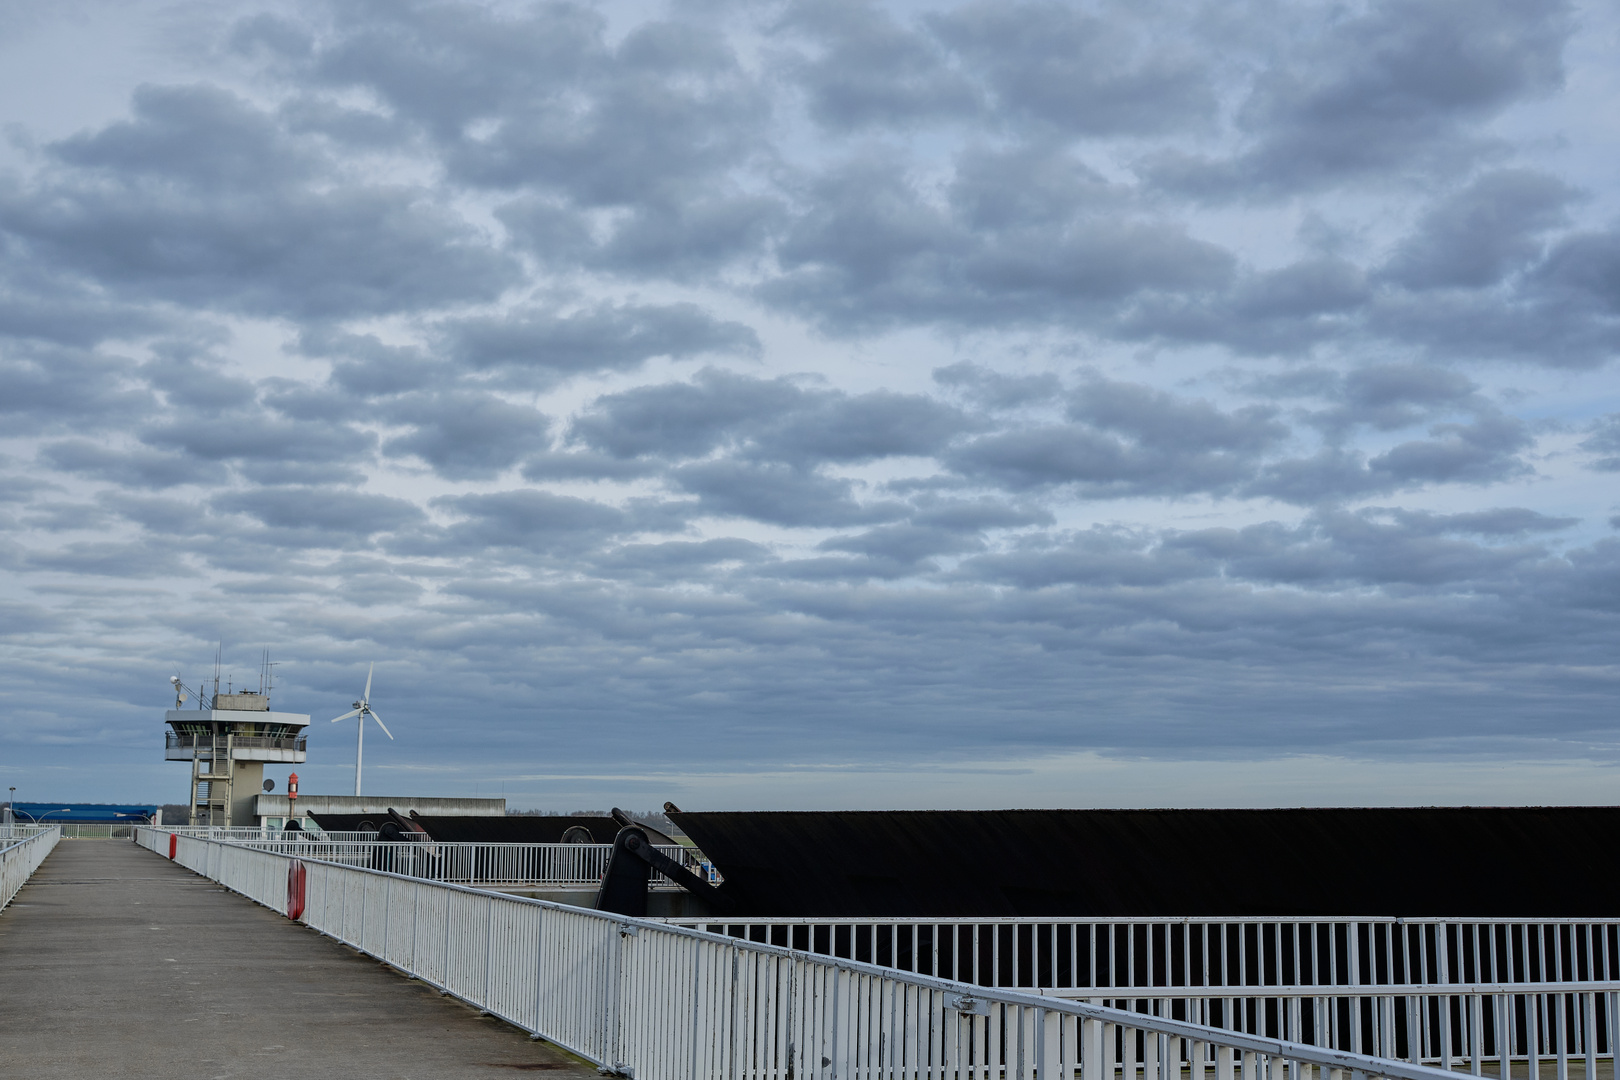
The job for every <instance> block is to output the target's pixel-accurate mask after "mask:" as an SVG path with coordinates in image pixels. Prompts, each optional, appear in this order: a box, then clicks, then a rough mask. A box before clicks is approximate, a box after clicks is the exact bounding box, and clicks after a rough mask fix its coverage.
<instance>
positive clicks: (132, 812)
mask: <svg viewBox="0 0 1620 1080" xmlns="http://www.w3.org/2000/svg"><path fill="white" fill-rule="evenodd" d="M13 809H14V810H15V811H16V815H17V817H16V820H17V823H18V824H19V825H32V824H39V825H65V824H80V825H82V824H96V825H102V824H106V825H146V824H152V825H161V824H163V813H162V809H161V808H160V807H158V806H157V805H155V804H152V803H129V804H126V803H69V802H47V803H37V802H36V803H28V802H20V803H18V804H17V805H16V806H15V807H14V808H13Z"/></svg>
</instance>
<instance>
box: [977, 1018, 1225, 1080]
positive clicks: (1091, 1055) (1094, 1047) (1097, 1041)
mask: <svg viewBox="0 0 1620 1080" xmlns="http://www.w3.org/2000/svg"><path fill="white" fill-rule="evenodd" d="M1103 1027H1104V1024H1103V1022H1102V1021H1101V1020H1094V1019H1092V1018H1091V1017H1089V1016H1087V1017H1082V1018H1081V1020H1080V1078H1081V1080H1113V1077H1112V1076H1104V1075H1103ZM991 1064H992V1063H990V1062H988V1061H987V1062H986V1063H985V1069H986V1076H989V1075H993V1071H992V1069H991ZM1197 1080H1203V1078H1202V1077H1199V1078H1197Z"/></svg>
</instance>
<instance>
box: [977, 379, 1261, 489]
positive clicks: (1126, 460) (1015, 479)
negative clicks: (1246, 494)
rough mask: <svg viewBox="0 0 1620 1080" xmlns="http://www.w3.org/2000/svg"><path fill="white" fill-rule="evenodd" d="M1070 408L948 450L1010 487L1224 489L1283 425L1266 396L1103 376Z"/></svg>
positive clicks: (1248, 470) (1247, 471)
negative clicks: (1156, 386)
mask: <svg viewBox="0 0 1620 1080" xmlns="http://www.w3.org/2000/svg"><path fill="white" fill-rule="evenodd" d="M1068 415H1069V421H1070V422H1069V423H1064V424H1045V425H1040V426H1029V427H1021V428H1017V429H1013V430H1009V431H1005V432H1000V433H997V434H993V435H986V436H983V437H981V438H978V439H975V440H973V441H971V442H969V443H966V444H964V445H963V446H962V447H960V448H959V449H957V450H955V451H953V452H952V453H951V454H950V455H949V456H948V458H947V460H948V462H949V463H950V465H951V467H952V468H954V469H955V470H956V471H958V472H960V473H962V474H963V475H966V476H969V477H973V478H975V479H980V480H985V481H991V482H994V483H998V484H1001V485H1004V486H1006V487H1008V488H1009V489H1011V490H1026V489H1030V488H1036V487H1041V486H1051V485H1073V486H1074V489H1075V490H1076V492H1077V493H1078V494H1081V495H1083V496H1085V497H1090V498H1115V497H1120V496H1127V495H1144V494H1148V495H1181V494H1191V493H1194V492H1211V493H1220V492H1224V491H1228V490H1230V489H1231V488H1232V487H1233V486H1235V485H1237V484H1238V483H1240V482H1241V481H1243V480H1245V479H1247V478H1249V477H1250V476H1252V475H1253V474H1254V471H1255V469H1256V468H1257V466H1258V463H1259V460H1260V457H1261V455H1262V454H1263V453H1264V452H1265V451H1266V450H1268V449H1270V448H1271V447H1272V446H1273V445H1275V444H1276V443H1278V442H1279V441H1280V440H1282V439H1283V438H1285V437H1286V436H1287V434H1288V429H1287V427H1286V426H1285V425H1283V424H1282V423H1280V422H1279V421H1278V420H1277V419H1276V415H1275V410H1273V409H1270V408H1268V407H1265V406H1244V407H1242V408H1240V409H1237V410H1234V411H1230V412H1223V411H1222V410H1220V409H1218V408H1216V407H1215V406H1214V405H1212V404H1210V403H1209V402H1207V401H1193V400H1187V399H1178V398H1175V397H1173V396H1171V395H1169V394H1165V393H1163V392H1161V391H1155V390H1151V389H1149V388H1147V387H1144V386H1140V385H1133V384H1128V383H1120V382H1114V381H1111V380H1107V379H1101V378H1093V379H1091V380H1090V381H1088V382H1087V383H1086V384H1085V385H1083V386H1082V387H1081V388H1080V389H1079V390H1078V391H1077V392H1076V393H1075V394H1074V395H1073V397H1072V398H1071V400H1070V403H1069V407H1068Z"/></svg>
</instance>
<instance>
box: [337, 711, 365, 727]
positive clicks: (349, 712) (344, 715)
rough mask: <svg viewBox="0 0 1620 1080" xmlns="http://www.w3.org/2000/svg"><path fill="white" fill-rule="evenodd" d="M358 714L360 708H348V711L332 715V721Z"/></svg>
mask: <svg viewBox="0 0 1620 1080" xmlns="http://www.w3.org/2000/svg"><path fill="white" fill-rule="evenodd" d="M359 715H360V710H359V709H350V710H349V711H348V712H346V713H344V714H343V715H342V716H334V717H332V723H334V724H335V723H337V722H338V721H339V720H347V719H348V718H349V717H351V716H359Z"/></svg>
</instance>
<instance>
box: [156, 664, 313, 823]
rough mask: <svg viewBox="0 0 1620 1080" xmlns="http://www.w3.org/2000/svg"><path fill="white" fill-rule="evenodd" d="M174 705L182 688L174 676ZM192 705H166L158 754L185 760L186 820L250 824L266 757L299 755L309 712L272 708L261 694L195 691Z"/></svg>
mask: <svg viewBox="0 0 1620 1080" xmlns="http://www.w3.org/2000/svg"><path fill="white" fill-rule="evenodd" d="M175 691H176V692H175V704H176V705H177V706H178V705H180V704H183V703H184V700H185V697H186V693H187V691H186V690H185V688H184V687H182V686H181V685H180V683H179V682H178V681H175ZM197 705H198V707H197V708H195V709H180V708H174V709H170V710H169V711H168V713H167V715H166V716H165V719H166V720H167V721H168V724H169V732H168V735H167V737H166V738H165V740H164V754H163V756H164V757H165V758H166V759H167V760H169V761H189V762H191V791H190V796H189V799H188V801H189V803H190V805H191V820H190V822H189V823H190V824H192V825H248V826H250V825H256V824H257V823H258V818H257V817H256V816H255V814H254V800H255V799H256V798H257V797H258V795H259V792H260V789H261V788H262V787H263V785H264V766H265V763H266V762H272V763H277V764H281V763H286V764H296V763H298V762H302V761H303V760H304V758H305V753H304V750H305V741H306V739H307V738H308V734H307V732H306V730H305V729H306V728H308V727H309V714H307V713H285V712H272V711H271V710H270V695H269V694H267V693H263V692H259V693H236V694H221V693H219V692H218V690H217V688H216V690H215V693H214V694H213V695H212V696H209V695H207V694H199V695H198V696H197Z"/></svg>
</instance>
